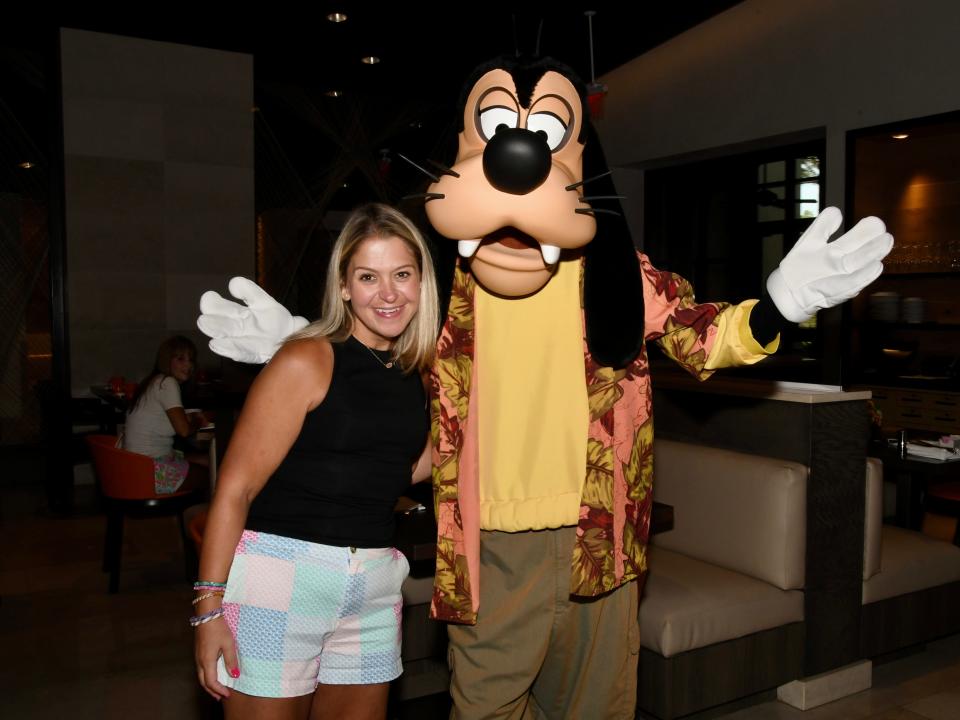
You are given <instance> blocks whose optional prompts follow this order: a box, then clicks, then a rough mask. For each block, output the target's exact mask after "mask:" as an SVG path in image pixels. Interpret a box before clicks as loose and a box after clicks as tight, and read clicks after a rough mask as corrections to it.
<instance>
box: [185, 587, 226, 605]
mask: <svg viewBox="0 0 960 720" xmlns="http://www.w3.org/2000/svg"><path fill="white" fill-rule="evenodd" d="M223 594H224V592H223V590H214V591H213V592H208V593H204V594H203V595H200V596H198V597H195V598H194V599H193V600H191V601H190V604H191V605H196V604H197V603H199V602H200V601H201V600H206V599H207V598H212V597H216V596H217V595H223Z"/></svg>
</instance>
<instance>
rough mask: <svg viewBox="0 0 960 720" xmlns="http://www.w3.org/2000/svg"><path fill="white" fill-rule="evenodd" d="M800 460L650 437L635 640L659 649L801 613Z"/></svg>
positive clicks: (667, 652) (724, 636)
mask: <svg viewBox="0 0 960 720" xmlns="http://www.w3.org/2000/svg"><path fill="white" fill-rule="evenodd" d="M807 474H808V473H807V468H806V466H804V465H801V464H799V463H795V462H789V461H786V460H777V459H774V458H768V457H762V456H758V455H747V454H745V453H738V452H732V451H729V450H719V449H716V448H710V447H704V446H698V445H690V444H687V443H679V442H674V441H671V440H657V441H656V443H655V447H654V498H655V499H656V500H657V501H659V502H663V503H667V504H669V505H673V506H674V509H675V519H674V529H673V530H671V531H670V532H666V533H662V534H659V535H656V536H654V538H653V541H652V544H651V546H650V548H649V552H650V556H649V566H650V573H649V577H648V579H647V583H646V587H645V589H644V597H643V601H642V602H641V604H640V642H641V644H642V645H643V646H644V647H647V648H649V649H650V650H653V651H655V652H656V653H658V654H660V655H662V656H664V657H671V656H673V655H676V654H679V653H682V652H686V651H688V650H693V649H696V648H700V647H704V646H707V645H712V644H715V643H718V642H723V641H725V640H730V639H732V638H737V637H742V636H744V635H749V634H751V633H755V632H759V631H762V630H767V629H769V628H774V627H778V626H781V625H785V624H787V623H792V622H800V621H802V620H803V592H802V589H803V581H804V547H805V543H806V487H807Z"/></svg>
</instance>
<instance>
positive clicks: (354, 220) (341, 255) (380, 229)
mask: <svg viewBox="0 0 960 720" xmlns="http://www.w3.org/2000/svg"><path fill="white" fill-rule="evenodd" d="M391 237H397V238H400V239H401V240H403V242H404V243H406V244H407V247H409V248H410V250H411V251H412V252H413V255H414V257H415V258H416V259H417V268H418V270H419V272H420V304H419V307H418V308H417V312H416V314H415V315H414V316H413V318H412V319H411V320H410V324H409V325H407V327H406V329H404V331H403V333H402V334H401V335H400V337H399V338H397V341H396V342H395V343H394V344H393V359H394V361H396V362H397V363H398V364H399V365H400V367H401V368H402V369H403V371H404V372H410V371H412V370H414V369H416V370H421V371H422V370H426V369H427V368H428V367H429V366H430V364H431V363H432V362H433V354H434V351H435V349H436V343H437V333H438V331H439V323H440V308H439V302H438V298H437V280H436V276H435V274H434V270H433V259H432V258H431V257H430V249H429V248H428V247H427V243H426V241H425V240H424V239H423V235H421V234H420V231H419V230H417V227H416V226H415V225H414V224H413V223H412V222H411V221H410V220H409V219H408V218H407V217H406V216H405V215H403V214H402V213H401V212H399V211H398V210H394V209H393V208H392V207H390V206H388V205H383V204H381V203H370V204H368V205H363V206H361V207H359V208H357V209H356V210H354V211H353V212H352V213H350V217H348V218H347V222H346V224H345V225H344V226H343V230H341V231H340V235H339V236H338V237H337V241H336V242H335V243H334V245H333V250H332V252H331V253H330V263H329V265H327V279H326V286H325V287H324V291H323V307H322V310H321V317H320V319H319V320H317V321H315V322H312V323H310V324H309V325H307V327H305V328H303V330H300V331H299V332H296V333H293V334H292V335H291V336H290V337H288V338H287V341H288V342H289V341H291V340H299V339H301V338H314V337H325V338H328V339H329V340H330V341H331V342H342V341H343V340H346V339H347V338H348V337H349V336H350V333H351V332H353V325H354V322H356V318H355V317H354V314H353V309H352V308H351V307H350V303H349V302H348V301H347V300H344V299H343V294H342V292H341V290H342V288H343V285H344V280H345V278H346V276H347V267H348V266H349V264H350V259H351V258H352V257H353V255H354V254H355V253H356V251H357V248H359V247H360V244H361V243H362V242H363V241H364V240H368V239H371V238H391Z"/></svg>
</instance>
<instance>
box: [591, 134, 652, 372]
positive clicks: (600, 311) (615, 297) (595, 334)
mask: <svg viewBox="0 0 960 720" xmlns="http://www.w3.org/2000/svg"><path fill="white" fill-rule="evenodd" d="M585 123H586V125H587V127H586V134H585V139H586V145H585V146H584V150H583V177H584V179H585V180H589V179H590V178H593V177H597V176H598V175H602V174H603V173H605V172H607V171H608V168H607V161H606V158H605V157H604V155H603V149H602V148H601V147H600V140H599V138H598V137H597V134H596V131H595V130H594V129H593V125H592V124H590V123H589V120H587V119H585ZM584 195H616V190H615V188H614V186H613V180H612V179H611V178H610V176H609V175H606V176H605V177H602V178H599V179H598V180H593V181H590V182H588V183H587V184H586V185H585V186H584ZM614 203H615V206H614V207H610V209H612V210H615V211H617V212H618V213H619V214H618V215H610V214H608V213H596V221H597V234H596V235H595V236H594V238H593V240H592V241H591V242H590V243H589V244H588V245H587V246H586V249H585V251H584V271H583V311H584V316H585V317H586V326H587V347H588V348H589V350H590V354H591V355H592V356H593V359H594V360H595V361H596V362H597V363H598V364H600V365H602V366H607V367H613V368H618V369H619V368H623V367H626V366H627V365H629V364H630V363H631V362H632V361H633V359H634V358H636V356H637V355H638V354H639V352H640V348H641V346H642V345H643V331H644V327H643V318H644V308H643V284H642V279H641V277H640V261H639V259H638V258H637V252H636V248H635V247H634V245H633V239H632V238H631V236H630V228H629V227H628V226H627V221H626V220H625V219H624V216H623V208H622V207H621V206H620V202H619V201H614ZM607 207H609V206H608V205H607V204H606V203H604V208H605V209H606V208H607Z"/></svg>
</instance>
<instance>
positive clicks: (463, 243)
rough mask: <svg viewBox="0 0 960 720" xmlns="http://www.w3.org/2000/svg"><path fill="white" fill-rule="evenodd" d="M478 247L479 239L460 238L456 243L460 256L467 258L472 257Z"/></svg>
mask: <svg viewBox="0 0 960 720" xmlns="http://www.w3.org/2000/svg"><path fill="white" fill-rule="evenodd" d="M478 247H480V241H479V240H460V241H459V242H458V243H457V252H458V253H460V256H461V257H465V258H469V257H473V254H474V253H475V252H476V251H477V248H478Z"/></svg>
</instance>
